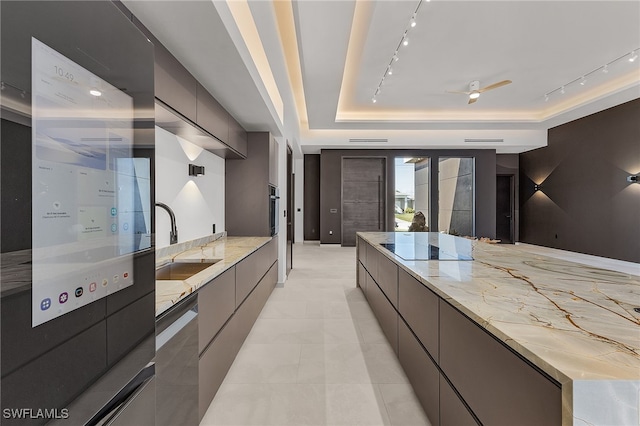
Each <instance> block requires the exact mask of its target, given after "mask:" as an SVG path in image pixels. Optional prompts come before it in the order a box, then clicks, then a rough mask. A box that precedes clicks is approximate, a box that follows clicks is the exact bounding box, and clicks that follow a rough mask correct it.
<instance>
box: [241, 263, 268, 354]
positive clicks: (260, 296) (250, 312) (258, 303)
mask: <svg viewBox="0 0 640 426" xmlns="http://www.w3.org/2000/svg"><path fill="white" fill-rule="evenodd" d="M277 280H278V263H275V264H274V265H273V266H272V267H271V269H269V271H268V272H267V274H266V275H265V276H264V278H262V280H261V281H260V283H259V284H258V285H257V286H256V288H255V289H254V290H253V292H252V293H251V294H250V295H249V297H247V299H246V300H245V301H244V303H243V304H242V305H241V306H240V308H238V311H237V312H236V317H237V320H238V338H239V339H240V344H242V343H243V342H244V340H245V339H246V338H247V336H248V335H249V332H250V331H251V328H253V324H254V323H255V322H256V319H258V316H260V312H261V311H262V308H263V307H264V304H265V303H266V301H267V299H268V298H269V296H270V295H271V292H272V291H273V289H274V287H275V286H276V281H277Z"/></svg>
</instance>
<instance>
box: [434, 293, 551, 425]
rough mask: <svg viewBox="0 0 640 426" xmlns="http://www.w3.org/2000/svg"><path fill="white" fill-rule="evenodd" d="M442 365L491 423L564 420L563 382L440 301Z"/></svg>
mask: <svg viewBox="0 0 640 426" xmlns="http://www.w3.org/2000/svg"><path fill="white" fill-rule="evenodd" d="M440 367H441V368H442V370H443V372H444V373H445V374H446V375H447V377H448V378H449V380H450V381H451V383H453V385H454V386H455V388H456V389H457V390H458V392H459V393H460V395H461V396H462V398H464V400H465V401H466V402H467V404H468V405H469V407H471V410H473V412H474V413H475V415H476V416H477V417H478V419H479V420H480V421H481V422H482V423H483V424H487V425H515V424H517V425H521V426H526V425H531V426H538V425H560V424H561V423H562V395H561V390H560V387H559V386H557V385H556V384H555V383H553V382H552V381H551V380H549V379H547V378H546V377H545V376H544V375H542V374H541V373H540V372H538V371H537V370H536V369H535V368H533V367H532V366H530V365H529V364H528V363H527V362H526V361H524V360H523V359H521V358H520V357H519V356H518V355H516V354H515V353H513V352H512V351H511V350H509V349H508V348H506V347H505V346H503V345H502V344H501V343H499V342H498V341H497V340H496V339H495V338H493V336H491V335H490V334H489V333H488V332H486V331H485V330H484V329H481V328H480V327H479V326H478V325H476V324H475V323H474V322H472V321H471V320H469V319H468V318H467V317H465V316H464V315H462V314H461V313H460V312H458V311H457V310H456V309H454V308H453V307H452V306H451V305H449V304H448V303H446V302H444V301H442V300H441V301H440Z"/></svg>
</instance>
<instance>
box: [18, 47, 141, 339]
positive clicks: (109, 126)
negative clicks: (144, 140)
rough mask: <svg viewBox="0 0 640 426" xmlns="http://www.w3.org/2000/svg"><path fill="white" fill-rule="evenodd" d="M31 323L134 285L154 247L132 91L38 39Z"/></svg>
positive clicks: (34, 67) (35, 49)
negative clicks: (143, 254) (137, 262)
mask: <svg viewBox="0 0 640 426" xmlns="http://www.w3.org/2000/svg"><path fill="white" fill-rule="evenodd" d="M31 101H32V128H33V131H32V134H33V139H32V166H33V176H32V179H33V183H32V190H33V192H32V194H33V195H32V197H33V199H32V202H33V205H32V232H33V234H32V240H33V241H32V242H33V293H32V294H33V296H32V326H33V327H35V326H37V325H39V324H42V323H44V322H47V321H49V320H52V319H54V318H56V317H58V316H61V315H64V314H65V313H68V312H70V311H72V310H74V309H77V308H79V307H81V306H84V305H87V304H89V303H92V302H94V301H96V300H98V299H100V298H103V297H106V296H107V295H109V294H111V293H114V292H116V291H118V290H121V289H123V288H126V287H128V286H131V285H133V283H134V277H133V254H132V253H134V252H136V251H139V250H144V249H147V248H149V247H151V206H150V204H151V194H150V192H151V184H150V182H151V180H150V162H149V159H146V158H134V157H133V117H134V114H133V99H132V98H131V96H129V95H127V94H126V93H124V92H123V91H122V90H119V89H118V88H116V87H114V86H112V85H111V84H109V83H108V82H106V81H104V80H102V79H101V78H99V77H98V76H96V75H95V74H93V73H91V72H89V71H88V70H86V69H85V68H83V67H81V66H80V65H78V64H76V63H75V62H73V61H71V60H70V59H68V58H66V57H65V56H63V55H62V54H60V53H59V52H57V51H55V50H53V49H51V48H50V47H48V46H46V45H45V44H43V43H42V42H40V41H38V40H36V39H35V38H34V39H32V99H31Z"/></svg>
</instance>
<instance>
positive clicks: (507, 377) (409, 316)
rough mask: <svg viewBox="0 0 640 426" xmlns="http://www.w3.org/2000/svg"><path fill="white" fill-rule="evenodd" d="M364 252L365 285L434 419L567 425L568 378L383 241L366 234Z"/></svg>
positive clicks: (456, 423)
mask: <svg viewBox="0 0 640 426" xmlns="http://www.w3.org/2000/svg"><path fill="white" fill-rule="evenodd" d="M357 251H358V262H357V267H358V280H359V281H358V282H359V285H360V287H361V288H362V289H363V291H364V293H365V296H366V298H367V301H368V302H369V305H370V306H371V310H372V311H373V312H374V314H375V316H376V318H377V319H378V322H379V323H380V326H381V328H382V330H383V332H384V334H385V336H386V337H387V339H388V340H389V342H390V343H391V346H392V347H393V348H394V350H395V351H396V353H397V354H398V358H399V360H400V364H401V365H402V367H403V369H404V370H405V372H406V373H407V376H408V378H409V381H410V382H411V384H412V386H413V388H414V391H415V393H416V395H417V397H418V399H419V401H420V403H421V404H422V406H423V408H424V410H425V412H426V414H427V416H428V417H429V420H430V421H431V424H433V425H441V426H460V425H477V424H485V425H516V424H517V425H523V426H526V425H532V426H533V425H560V424H562V392H561V387H560V385H558V384H557V383H556V382H555V381H553V380H552V379H550V378H548V377H547V376H546V375H545V374H544V373H542V372H540V371H539V370H538V369H537V368H535V367H533V366H532V365H531V364H529V363H528V362H527V361H526V360H525V359H524V358H522V357H521V356H520V355H518V354H516V353H515V352H514V351H513V350H512V349H510V348H508V347H507V346H506V345H504V344H503V343H502V342H500V341H499V340H498V339H497V338H496V337H495V336H493V335H492V334H490V333H489V332H488V331H487V330H485V329H484V328H481V327H480V326H479V325H478V324H476V323H475V322H473V321H472V320H471V319H469V318H467V317H466V316H465V315H463V314H462V313H461V312H460V311H459V310H457V309H456V308H454V307H453V306H451V305H450V304H449V303H447V302H446V301H445V300H443V299H442V298H440V297H439V296H438V295H437V294H436V293H434V292H433V291H432V290H430V289H429V288H428V287H427V286H425V285H424V284H422V283H421V282H420V281H418V280H417V279H416V278H414V277H413V276H412V275H410V274H409V273H408V272H407V271H405V270H404V269H403V268H400V267H398V266H397V264H396V263H395V262H393V261H392V260H390V259H389V258H388V257H386V256H385V255H384V254H382V253H381V252H380V251H378V249H377V247H374V246H373V245H371V244H369V243H367V242H366V241H365V240H364V239H362V238H360V237H359V238H358V250H357ZM396 292H397V293H396ZM394 293H395V294H397V303H394V301H393V297H394ZM395 306H397V311H396V309H395Z"/></svg>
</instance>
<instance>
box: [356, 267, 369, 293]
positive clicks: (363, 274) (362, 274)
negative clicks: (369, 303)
mask: <svg viewBox="0 0 640 426" xmlns="http://www.w3.org/2000/svg"><path fill="white" fill-rule="evenodd" d="M358 287H360V288H361V289H362V291H363V292H365V291H366V288H367V271H366V270H365V269H364V266H363V265H362V263H360V262H358Z"/></svg>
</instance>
